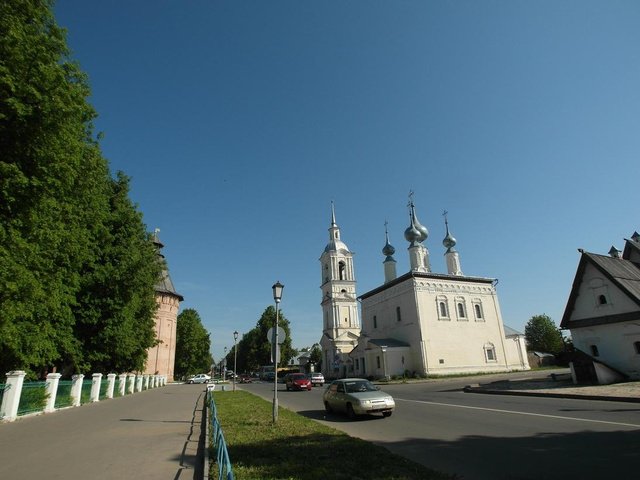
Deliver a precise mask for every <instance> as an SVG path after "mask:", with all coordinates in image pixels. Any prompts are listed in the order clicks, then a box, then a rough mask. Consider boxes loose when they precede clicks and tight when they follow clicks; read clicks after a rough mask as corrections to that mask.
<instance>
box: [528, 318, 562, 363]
mask: <svg viewBox="0 0 640 480" xmlns="http://www.w3.org/2000/svg"><path fill="white" fill-rule="evenodd" d="M524 336H525V339H526V342H527V348H528V349H529V350H536V351H540V352H548V353H553V354H554V355H556V354H558V353H560V352H562V350H563V349H564V341H563V340H562V333H561V332H560V329H559V328H558V327H556V324H555V323H554V322H553V320H551V317H549V316H548V315H545V314H542V315H535V316H533V317H531V319H530V320H529V321H528V322H527V325H526V326H525V327H524Z"/></svg>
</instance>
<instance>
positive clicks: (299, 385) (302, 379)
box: [284, 373, 311, 391]
mask: <svg viewBox="0 0 640 480" xmlns="http://www.w3.org/2000/svg"><path fill="white" fill-rule="evenodd" d="M284 383H285V385H286V386H287V391H289V390H311V382H310V381H309V378H308V377H307V376H306V375H305V374H304V373H290V374H288V375H287V376H285V377H284Z"/></svg>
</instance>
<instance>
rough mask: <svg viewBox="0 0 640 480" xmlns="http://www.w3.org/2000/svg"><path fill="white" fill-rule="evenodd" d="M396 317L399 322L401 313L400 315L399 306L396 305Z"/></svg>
mask: <svg viewBox="0 0 640 480" xmlns="http://www.w3.org/2000/svg"><path fill="white" fill-rule="evenodd" d="M396 319H397V320H398V321H399V322H400V321H401V320H402V315H400V307H396Z"/></svg>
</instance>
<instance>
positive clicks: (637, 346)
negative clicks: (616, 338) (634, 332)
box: [633, 342, 640, 355]
mask: <svg viewBox="0 0 640 480" xmlns="http://www.w3.org/2000/svg"><path fill="white" fill-rule="evenodd" d="M633 347H634V348H635V349H636V353H637V354H639V355H640V342H633Z"/></svg>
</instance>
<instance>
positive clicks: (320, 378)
mask: <svg viewBox="0 0 640 480" xmlns="http://www.w3.org/2000/svg"><path fill="white" fill-rule="evenodd" d="M308 377H309V381H310V382H311V385H313V386H314V387H315V386H316V385H320V386H323V385H324V375H323V374H322V373H320V372H312V373H310V374H309V375H308Z"/></svg>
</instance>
